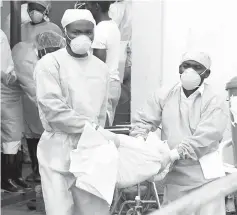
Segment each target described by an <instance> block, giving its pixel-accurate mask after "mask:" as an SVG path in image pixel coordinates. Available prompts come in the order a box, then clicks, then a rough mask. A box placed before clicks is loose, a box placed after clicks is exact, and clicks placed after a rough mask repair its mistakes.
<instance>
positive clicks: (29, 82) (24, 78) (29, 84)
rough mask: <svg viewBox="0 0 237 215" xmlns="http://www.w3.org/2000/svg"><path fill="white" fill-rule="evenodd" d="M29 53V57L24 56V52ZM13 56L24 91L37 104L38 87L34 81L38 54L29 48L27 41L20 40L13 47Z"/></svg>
mask: <svg viewBox="0 0 237 215" xmlns="http://www.w3.org/2000/svg"><path fill="white" fill-rule="evenodd" d="M27 51H28V53H27V59H25V58H24V53H26V52H27ZM12 56H13V60H14V64H15V68H16V75H17V79H18V81H19V84H20V86H21V88H22V90H23V91H24V93H25V94H26V95H27V96H28V98H30V99H31V100H32V101H33V103H34V104H35V105H37V102H36V89H35V88H36V87H35V81H34V76H33V74H34V68H35V64H36V62H37V60H38V59H37V56H36V54H35V52H34V50H33V49H32V50H31V49H29V47H28V46H26V44H25V43H23V42H20V43H18V44H16V45H15V46H14V48H13V49H12Z"/></svg>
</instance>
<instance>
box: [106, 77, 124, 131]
mask: <svg viewBox="0 0 237 215" xmlns="http://www.w3.org/2000/svg"><path fill="white" fill-rule="evenodd" d="M120 94H121V83H120V82H119V81H117V80H111V81H110V83H109V98H108V108H107V110H108V115H109V123H110V126H112V125H113V121H114V114H115V111H116V107H117V105H118V102H119V98H120Z"/></svg>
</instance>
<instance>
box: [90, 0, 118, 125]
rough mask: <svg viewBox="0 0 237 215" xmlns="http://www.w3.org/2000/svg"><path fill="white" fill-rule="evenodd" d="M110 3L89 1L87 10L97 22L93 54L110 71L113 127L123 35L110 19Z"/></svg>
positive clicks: (110, 100) (109, 103)
mask: <svg viewBox="0 0 237 215" xmlns="http://www.w3.org/2000/svg"><path fill="white" fill-rule="evenodd" d="M110 4H111V2H110V1H87V2H86V8H87V9H88V10H90V11H91V13H92V14H93V16H94V18H95V20H96V24H97V26H96V28H95V38H94V42H93V44H92V48H93V54H94V55H95V56H96V57H98V58H99V59H100V60H102V61H103V62H105V63H106V64H107V65H108V67H109V70H110V84H109V100H108V112H107V114H108V119H109V125H110V126H112V124H113V121H114V114H115V110H116V107H117V105H118V101H119V98H120V94H121V83H120V77H119V70H118V68H119V58H120V40H121V35H120V32H119V28H118V26H117V24H116V23H115V22H114V21H113V20H112V19H111V18H110V17H109V14H108V12H109V8H110Z"/></svg>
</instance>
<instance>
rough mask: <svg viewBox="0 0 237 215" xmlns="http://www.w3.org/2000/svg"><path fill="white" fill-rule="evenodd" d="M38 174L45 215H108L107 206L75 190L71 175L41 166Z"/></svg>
mask: <svg viewBox="0 0 237 215" xmlns="http://www.w3.org/2000/svg"><path fill="white" fill-rule="evenodd" d="M39 172H40V175H41V183H42V192H43V198H44V203H45V210H46V214H47V215H59V214H62V215H78V214H80V215H109V206H108V204H107V203H106V202H105V201H104V200H102V199H100V198H98V197H96V196H94V195H92V194H90V193H88V192H86V191H84V190H81V189H79V188H77V187H76V186H75V185H74V183H75V181H76V178H75V177H74V175H73V174H72V173H70V172H59V171H55V170H53V169H52V168H50V167H48V166H47V165H42V164H40V165H39Z"/></svg>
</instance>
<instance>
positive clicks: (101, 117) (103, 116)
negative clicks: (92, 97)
mask: <svg viewBox="0 0 237 215" xmlns="http://www.w3.org/2000/svg"><path fill="white" fill-rule="evenodd" d="M106 79H107V80H106V89H105V97H104V101H103V104H102V106H101V109H100V115H99V124H100V126H102V127H103V128H104V127H105V122H106V110H107V104H108V92H109V71H108V75H107V76H106Z"/></svg>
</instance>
